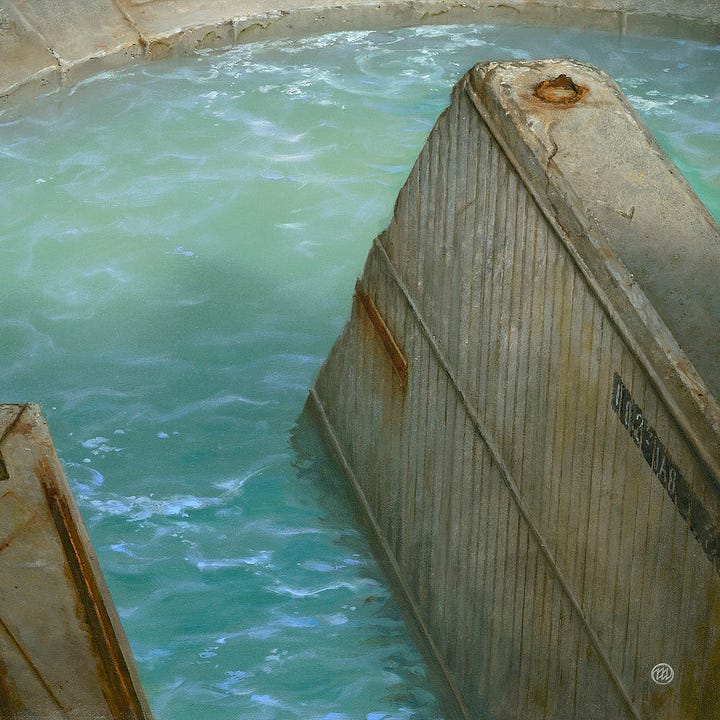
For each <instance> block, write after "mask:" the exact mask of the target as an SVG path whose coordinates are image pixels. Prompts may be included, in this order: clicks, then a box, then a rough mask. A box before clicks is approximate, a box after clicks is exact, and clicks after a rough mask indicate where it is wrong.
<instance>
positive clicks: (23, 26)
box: [0, 0, 720, 109]
mask: <svg viewBox="0 0 720 720" xmlns="http://www.w3.org/2000/svg"><path fill="white" fill-rule="evenodd" d="M86 1H87V0H86ZM34 2H42V0H24V4H25V6H32V5H33V4H34ZM75 2H76V3H77V6H76V7H75V11H76V12H77V10H78V8H79V7H81V6H82V2H83V0H75ZM111 2H112V7H114V8H115V10H116V12H117V17H116V18H113V19H112V20H113V22H115V23H116V27H117V28H118V36H119V38H120V40H119V41H118V42H116V43H115V44H114V45H112V46H109V47H107V49H104V48H103V49H98V42H97V41H94V42H87V43H86V48H85V49H86V50H87V52H85V53H83V52H78V47H75V48H74V50H75V52H74V53H73V54H71V57H72V59H70V60H67V59H64V58H65V57H66V53H65V51H64V49H63V48H62V47H53V46H52V44H51V43H50V42H49V41H48V40H47V38H46V36H45V35H44V34H43V33H42V32H40V30H39V29H38V28H37V27H35V26H34V25H33V23H32V22H30V21H29V20H28V19H27V17H26V15H27V14H29V13H27V12H26V13H25V14H23V13H22V12H21V9H22V7H23V5H21V3H20V2H18V0H0V4H1V6H0V40H6V39H7V36H10V42H9V43H8V42H0V109H2V107H3V105H7V103H8V102H9V101H10V100H12V101H13V102H14V101H16V100H20V99H21V98H26V97H34V96H37V95H39V94H43V93H46V92H49V91H53V90H56V89H58V88H59V87H61V86H63V85H70V86H72V85H74V84H76V83H77V82H79V81H81V80H83V79H86V78H88V77H90V76H92V75H96V74H98V73H101V72H105V71H107V70H112V69H116V68H119V67H123V66H126V65H130V64H133V63H137V62H141V61H147V60H158V59H164V58H169V57H178V56H183V55H192V54H193V53H195V52H198V51H200V50H208V49H219V48H225V47H232V46H235V45H240V44H244V43H248V42H254V41H260V40H267V39H272V38H277V37H284V36H302V35H314V34H320V33H325V32H333V31H341V30H357V29H371V28H372V29H388V28H393V27H403V26H411V25H428V24H443V23H470V22H475V23H517V22H521V23H523V24H529V25H556V26H573V27H582V28H587V29H594V30H606V31H610V32H616V33H618V35H624V34H626V33H639V34H647V35H666V36H668V37H678V38H685V39H696V40H700V41H706V42H718V41H720V9H718V11H717V12H716V11H714V10H710V11H708V13H707V17H698V16H697V14H696V16H694V17H685V16H680V15H674V14H670V13H668V12H663V11H664V10H665V8H664V6H663V5H662V3H660V4H659V5H658V4H657V3H656V2H654V1H653V0H647V1H646V0H640V2H637V0H610V1H609V2H602V0H598V1H597V2H596V3H595V5H596V6H595V7H588V3H583V6H582V7H579V6H577V5H576V4H575V2H576V0H534V1H533V0H531V1H530V2H526V1H524V0H508V1H507V2H496V1H495V0H470V1H468V2H464V1H462V0H457V1H454V2H443V1H442V0H379V1H378V0H376V1H375V2H372V1H369V0H359V1H358V2H346V3H344V4H342V5H340V4H338V5H323V4H316V5H312V4H308V0H284V5H283V7H282V8H277V7H273V6H271V5H270V3H269V2H267V0H255V2H253V3H252V5H250V4H249V3H248V1H247V0H243V1H241V2H236V1H234V0H218V2H216V3H212V2H210V3H200V5H197V4H196V3H194V2H193V0H164V2H154V1H153V0H150V1H148V2H137V0H111ZM633 2H634V3H635V4H634V5H633ZM603 4H604V5H605V6H606V7H599V5H603ZM643 4H644V6H646V7H648V8H653V7H655V8H656V9H658V10H660V11H661V12H660V14H658V13H653V12H643V11H637V10H636V9H634V8H637V7H640V6H641V5H643ZM627 7H630V8H631V10H630V11H628V10H627V9H625V8H627ZM4 16H6V17H9V18H10V20H9V23H6V24H14V25H15V26H16V27H15V30H16V32H14V33H12V32H8V30H9V29H10V28H9V27H6V26H5V25H3V17H4ZM716 16H717V17H716ZM120 23H122V26H121V25H120ZM121 27H122V29H124V31H126V32H123V30H122V29H121ZM3 33H5V36H3ZM81 33H82V29H79V30H77V29H76V34H77V36H78V37H87V38H89V39H90V40H93V36H92V30H90V31H89V32H88V33H87V34H86V35H85V36H82V35H81ZM105 41H107V38H105ZM8 48H9V51H8ZM80 48H81V49H82V46H80ZM13 51H14V52H15V57H14V58H12V60H13V61H14V62H10V63H8V62H7V57H6V56H7V54H8V52H13ZM2 68H4V69H5V72H2ZM8 68H9V71H8Z"/></svg>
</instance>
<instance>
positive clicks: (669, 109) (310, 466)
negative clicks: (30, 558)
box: [0, 26, 720, 720]
mask: <svg viewBox="0 0 720 720" xmlns="http://www.w3.org/2000/svg"><path fill="white" fill-rule="evenodd" d="M549 56H575V57H578V58H580V59H583V60H589V61H591V62H594V63H595V64H597V65H599V66H600V67H601V68H603V69H604V70H605V71H607V72H608V73H609V74H611V75H613V76H614V77H616V78H618V79H619V81H620V83H621V85H622V86H623V87H624V88H625V89H626V91H627V92H628V94H629V96H630V98H631V100H632V101H633V102H634V104H635V105H636V107H637V108H638V109H639V111H640V112H641V114H642V115H643V117H644V118H645V119H646V121H647V122H648V124H649V125H650V127H651V129H652V130H653V132H654V133H655V134H656V136H657V137H658V139H659V141H660V143H661V145H662V146H663V147H664V148H665V149H666V150H667V151H668V152H669V153H670V155H671V157H672V158H673V160H674V161H675V162H676V163H677V164H678V165H679V166H680V168H681V169H682V170H683V172H684V173H685V174H686V176H687V177H688V179H689V180H690V182H691V183H692V184H693V186H694V187H695V188H696V190H697V192H698V193H700V194H701V196H702V197H703V199H704V201H705V202H706V204H707V205H708V206H709V207H710V209H711V210H712V212H714V213H715V216H716V217H720V199H719V198H720V159H719V152H718V151H719V148H718V140H717V138H718V133H720V102H719V101H720V48H719V47H710V46H707V45H702V44H698V43H692V42H680V41H673V40H658V39H641V38H633V39H628V40H625V41H624V42H622V43H621V42H619V41H618V39H617V38H616V37H614V36H611V35H607V34H601V33H593V34H588V33H581V32H578V31H572V30H564V31H550V30H543V29H539V28H532V29H527V28H510V27H497V28H492V27H477V26H474V27H472V26H467V27H457V26H455V27H428V28H422V29H408V30H399V31H394V32H355V33H343V34H335V35H328V36H324V37H319V38H311V39H306V40H296V41H277V42H268V43H262V44H255V45H248V46H244V47H240V48H236V49H234V50H231V51H227V52H224V53H208V54H202V55H200V56H197V57H193V58H188V59H187V60H185V61H183V62H181V63H178V62H162V63H156V64H152V65H143V66H138V67H133V68H129V69H126V70H123V71H120V72H116V73H112V74H106V75H102V76H99V77H96V78H93V79H91V80H89V81H86V82H83V83H81V84H79V85H78V86H76V87H74V88H72V89H70V90H64V91H62V92H57V93H54V94H51V95H49V96H46V97H44V98H41V99H39V100H38V101H37V102H33V103H30V104H27V105H23V106H22V107H21V108H8V109H6V110H4V111H3V112H2V113H1V114H0V189H1V192H0V266H1V267H2V269H3V285H2V302H3V312H2V316H1V317H0V361H1V362H2V373H0V399H1V400H2V401H4V402H22V401H26V400H33V401H37V402H40V403H41V405H42V407H43V410H44V412H45V414H46V416H47V417H48V420H49V422H50V426H51V430H52V431H53V435H54V438H55V441H56V445H57V449H58V452H59V454H60V456H61V458H62V460H63V462H64V465H65V467H66V470H67V473H68V476H69V479H70V482H71V485H72V487H73V489H74V491H75V494H76V496H77V498H78V502H79V504H80V506H81V509H82V512H83V515H84V517H85V518H86V522H87V524H88V527H89V531H90V534H91V536H92V538H93V541H94V543H95V545H96V548H97V550H98V554H99V557H100V560H101V564H102V566H103V569H104V572H105V574H106V578H107V581H108V584H109V585H110V588H111V590H112V593H113V596H114V598H115V601H116V604H117V606H118V609H119V611H120V614H121V616H122V618H123V622H124V625H125V627H126V630H127V633H128V635H129V638H130V641H131V644H132V646H133V649H134V652H135V655H136V659H137V662H138V666H139V670H140V673H141V676H142V678H143V682H144V685H145V687H146V690H147V692H148V695H149V699H150V703H151V705H152V707H153V709H154V711H155V713H156V716H157V718H158V720H184V719H186V718H187V719H191V718H192V719H193V720H194V719H195V718H197V717H206V718H208V719H209V720H231V719H232V720H235V719H237V718H249V719H250V720H264V719H265V718H268V719H269V718H272V719H273V720H275V719H276V720H284V719H285V718H304V719H308V720H356V719H359V720H399V719H405V718H413V719H414V720H437V719H438V718H440V717H441V712H440V710H439V709H438V705H437V701H436V700H435V698H434V695H433V693H432V686H431V683H430V682H429V680H428V678H427V677H426V671H425V670H424V667H423V664H422V662H421V660H420V658H419V656H418V653H417V651H416V650H415V648H414V647H413V645H412V644H411V643H410V641H409V639H408V637H407V634H406V631H405V629H404V625H403V624H402V621H401V619H400V616H399V612H398V609H397V606H396V605H395V603H394V601H393V599H392V598H391V596H390V593H389V591H388V589H387V587H386V585H385V583H384V581H383V579H382V577H381V574H380V572H379V571H378V569H377V567H376V566H375V564H374V562H373V560H372V558H371V556H370V553H369V550H368V547H367V545H366V543H365V541H364V539H363V536H362V533H361V532H360V530H359V529H358V525H357V523H356V521H355V519H354V518H353V515H352V511H351V509H350V503H349V502H348V501H347V498H344V497H343V493H342V491H341V490H339V489H338V488H342V487H343V484H342V482H340V481H339V480H338V478H337V475H336V473H335V471H334V469H333V468H332V466H331V465H330V464H328V463H327V462H326V461H325V460H324V458H323V453H322V450H321V448H320V446H319V445H318V443H317V438H316V437H314V436H313V433H312V431H311V429H309V428H307V427H306V426H305V425H304V423H302V422H301V423H300V426H299V428H296V422H297V419H298V417H299V415H300V413H301V410H302V407H303V404H304V401H305V398H306V396H307V391H308V388H309V385H310V383H311V382H312V379H313V377H314V376H315V373H316V372H317V369H318V367H319V365H320V363H321V362H322V359H323V358H324V357H325V355H326V354H327V352H328V350H329V348H330V346H331V344H332V342H333V340H334V338H335V337H336V336H337V334H338V333H339V331H340V329H341V327H342V325H343V323H344V320H345V318H346V317H347V315H348V310H349V301H350V297H351V293H352V288H353V283H354V278H355V276H356V275H357V274H358V273H359V272H360V270H361V267H362V262H363V260H364V258H365V256H366V254H367V252H368V249H369V246H370V242H371V240H372V238H373V237H374V235H375V234H376V233H377V232H378V231H379V230H380V229H382V228H383V227H384V226H385V225H386V223H387V222H388V220H389V218H390V214H391V211H392V206H393V202H394V199H395V196H396V194H397V191H398V189H399V187H400V185H401V184H402V182H403V181H404V179H405V177H406V175H407V173H408V171H409V169H410V166H411V164H412V162H413V161H414V159H415V157H416V155H417V153H418V152H419V150H420V147H421V146H422V144H423V142H424V140H425V137H426V136H427V133H428V132H429V130H430V128H431V127H432V124H433V123H434V121H435V118H436V117H437V115H438V114H439V113H440V112H441V111H442V109H443V108H444V107H445V105H446V104H447V100H448V93H449V89H450V87H451V85H452V84H453V82H454V81H455V80H456V79H457V78H458V77H459V76H460V75H461V74H462V73H463V72H464V71H465V70H466V69H467V68H468V67H470V66H471V65H472V64H473V63H475V62H476V61H479V60H484V59H500V58H508V57H516V58H531V57H549Z"/></svg>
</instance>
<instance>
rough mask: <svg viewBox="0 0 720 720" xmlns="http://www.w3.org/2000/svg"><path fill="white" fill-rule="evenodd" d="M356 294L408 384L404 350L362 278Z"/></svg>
mask: <svg viewBox="0 0 720 720" xmlns="http://www.w3.org/2000/svg"><path fill="white" fill-rule="evenodd" d="M355 296H356V297H357V299H358V300H359V301H360V305H361V306H362V307H363V309H364V310H365V312H366V314H367V316H368V319H369V320H370V323H371V324H372V326H373V328H374V329H375V332H376V333H377V335H378V337H379V338H380V340H381V341H382V344H383V347H384V348H385V352H386V353H387V356H388V357H389V358H390V362H391V363H392V365H393V367H394V368H395V370H396V372H397V374H398V375H399V376H400V381H401V382H402V385H403V387H405V386H407V378H408V362H407V360H406V358H405V355H403V352H402V350H401V349H400V347H399V346H398V344H397V342H396V341H395V338H394V337H393V335H392V333H391V332H390V328H388V326H387V324H386V323H385V320H384V319H383V316H382V315H381V314H380V311H379V310H378V309H377V306H376V305H375V303H374V302H373V300H372V298H371V297H370V296H369V295H368V294H367V293H366V292H365V290H363V288H362V285H361V283H360V280H358V281H357V283H356V284H355Z"/></svg>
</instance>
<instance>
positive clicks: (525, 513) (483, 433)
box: [374, 238, 642, 720]
mask: <svg viewBox="0 0 720 720" xmlns="http://www.w3.org/2000/svg"><path fill="white" fill-rule="evenodd" d="M374 247H375V249H377V251H378V252H379V254H380V255H381V256H382V258H383V260H384V262H385V264H386V266H387V268H388V270H389V272H390V275H391V276H392V279H393V281H394V282H395V284H396V285H397V287H398V289H399V290H400V292H401V293H402V296H403V298H404V300H405V302H406V303H407V305H408V307H409V309H410V311H411V313H412V314H413V315H414V317H415V319H416V321H417V323H418V325H419V326H420V330H421V331H422V333H423V335H424V336H425V338H426V340H427V341H428V343H429V344H430V347H431V349H432V351H433V354H434V355H435V357H436V359H437V361H438V362H439V363H440V366H441V367H442V369H443V371H444V372H445V374H446V375H447V377H448V379H449V380H450V384H451V385H452V387H453V389H454V390H455V393H456V394H457V396H458V398H459V399H460V402H461V404H462V406H463V408H464V409H465V412H466V413H467V415H468V417H469V418H470V421H471V422H472V424H473V426H474V427H475V430H476V431H477V432H478V434H479V435H480V437H481V438H482V439H483V442H484V443H485V445H486V446H487V448H488V450H489V451H490V455H491V457H492V460H493V462H494V463H495V464H496V465H497V467H498V469H499V470H500V474H501V476H502V478H503V482H504V483H505V486H506V487H507V489H508V491H509V492H510V495H511V496H512V499H513V501H514V502H515V505H516V506H517V508H518V510H519V512H520V514H521V515H522V517H523V520H525V522H526V523H527V526H528V528H529V530H530V533H531V534H532V536H533V538H534V539H535V541H536V542H537V544H538V546H539V547H540V552H541V553H542V554H543V556H544V558H545V560H546V562H547V563H548V565H549V566H550V568H551V569H552V571H553V573H554V574H555V577H556V579H557V581H558V583H559V584H560V587H561V588H562V590H563V593H564V594H565V595H566V597H567V599H568V600H569V601H570V604H571V605H572V608H573V610H574V611H575V612H576V613H577V616H578V618H579V619H580V622H581V624H582V626H583V628H584V629H585V632H586V634H587V636H588V638H589V640H590V642H591V644H592V645H593V647H594V649H595V651H596V652H597V654H598V657H599V658H600V660H601V662H602V664H603V666H604V667H605V670H606V672H607V674H608V676H609V677H610V679H611V680H612V682H613V684H614V685H615V687H616V688H617V691H618V694H619V695H620V697H621V698H622V700H623V702H624V703H625V705H626V706H627V709H628V711H629V712H630V714H631V715H632V717H633V718H635V720H642V718H641V716H640V714H639V713H638V711H637V709H636V708H635V706H634V705H633V702H632V699H631V698H630V695H629V693H628V691H627V690H626V689H625V686H624V684H623V681H622V678H621V677H620V676H619V675H618V673H617V672H616V671H615V668H614V667H613V665H612V663H611V662H610V658H609V657H608V656H607V652H606V649H605V646H604V645H602V643H601V642H600V638H599V637H598V636H597V634H596V633H595V631H594V630H593V628H592V626H591V625H590V622H589V621H588V618H587V616H586V615H585V612H584V611H583V609H582V606H581V605H580V603H579V601H578V600H577V598H576V597H575V594H574V593H573V591H572V588H571V586H570V583H569V582H568V580H567V579H566V578H565V576H564V574H563V572H562V570H561V569H560V566H559V565H558V563H557V561H556V560H555V558H554V556H553V554H552V553H551V551H550V549H549V548H548V546H547V544H546V543H545V540H544V538H543V536H542V535H541V533H540V530H539V529H538V527H537V525H536V523H535V522H534V521H533V519H532V516H531V514H530V510H529V508H528V507H527V505H526V503H525V501H524V500H523V497H522V495H521V493H520V490H519V489H518V486H517V485H516V483H515V481H514V480H513V478H512V475H511V473H510V470H509V468H508V466H507V465H506V463H505V461H504V460H503V458H502V455H501V453H500V450H499V449H498V446H497V445H496V444H495V442H494V440H493V439H492V437H491V436H490V433H489V431H488V429H487V428H486V427H485V425H484V423H483V422H482V420H481V419H480V418H479V417H478V415H477V413H476V412H475V410H474V409H473V407H472V406H471V404H470V402H469V400H468V398H467V396H466V394H465V392H464V391H463V389H462V388H461V387H460V384H459V383H458V381H457V378H456V377H455V374H454V373H453V371H452V369H451V368H450V365H449V364H448V362H447V360H446V358H445V356H444V354H443V352H442V350H441V349H440V347H439V345H438V344H437V341H436V340H435V337H434V335H433V334H432V332H431V331H430V327H429V326H428V324H427V322H426V321H425V319H424V318H423V317H422V315H421V314H420V312H419V309H418V307H417V305H416V304H415V301H414V300H413V299H412V297H411V296H410V292H409V291H408V289H407V287H406V286H405V283H404V282H403V280H402V278H401V277H400V274H399V272H398V270H397V268H396V267H395V265H394V264H393V262H392V260H391V259H390V256H389V255H388V254H387V251H386V250H385V248H384V247H383V246H382V244H381V243H380V241H379V239H378V238H375V241H374Z"/></svg>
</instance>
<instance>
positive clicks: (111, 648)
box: [35, 458, 146, 720]
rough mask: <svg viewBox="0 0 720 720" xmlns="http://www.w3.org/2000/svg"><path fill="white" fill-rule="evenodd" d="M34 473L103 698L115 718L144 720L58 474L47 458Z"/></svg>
mask: <svg viewBox="0 0 720 720" xmlns="http://www.w3.org/2000/svg"><path fill="white" fill-rule="evenodd" d="M35 473H36V477H37V478H38V480H39V481H40V484H41V486H42V488H43V491H44V493H45V499H46V501H47V505H48V508H49V510H50V513H51V515H52V519H53V521H54V524H55V528H56V530H57V533H58V535H59V537H60V541H61V543H62V546H63V549H64V551H65V556H66V558H67V561H68V565H69V568H70V572H71V574H72V579H73V581H74V584H75V587H76V588H77V593H78V599H79V602H80V605H81V608H82V613H83V615H84V620H85V622H86V623H87V625H88V627H89V628H90V630H91V637H92V639H93V645H94V648H95V652H96V654H97V657H98V659H99V660H100V665H101V670H102V674H101V676H100V677H99V678H98V679H99V680H100V681H101V683H102V687H103V695H104V696H105V700H106V702H107V704H108V708H109V709H110V712H111V713H112V718H114V719H115V720H143V719H144V718H145V717H146V716H145V713H144V712H143V708H142V705H141V703H140V700H139V699H138V697H137V694H136V692H135V690H134V686H133V682H132V678H131V676H130V673H129V670H128V667H127V664H126V662H125V659H124V657H123V653H122V650H121V648H120V645H119V643H118V640H117V637H116V635H115V632H114V629H113V626H112V621H111V620H110V616H109V615H108V612H107V608H106V607H105V603H104V601H103V597H102V594H101V592H100V588H99V587H98V584H97V581H96V578H95V574H94V571H93V568H92V565H91V562H90V559H89V557H88V555H87V551H86V549H85V546H84V543H83V540H82V538H81V536H80V533H79V531H78V528H77V526H76V524H75V521H74V519H73V517H72V513H71V511H70V507H69V505H68V502H67V499H66V498H65V497H64V495H63V493H62V492H61V491H60V490H59V489H58V487H57V484H56V481H55V473H54V471H53V468H52V467H51V465H50V463H49V462H48V460H47V458H42V459H41V460H40V461H39V462H38V464H37V466H36V468H35Z"/></svg>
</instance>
